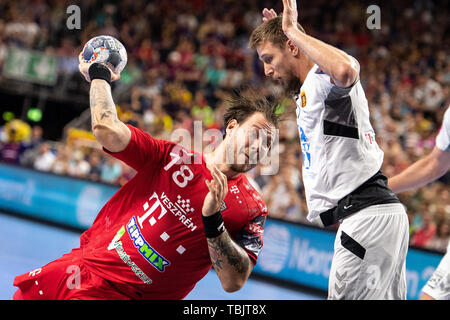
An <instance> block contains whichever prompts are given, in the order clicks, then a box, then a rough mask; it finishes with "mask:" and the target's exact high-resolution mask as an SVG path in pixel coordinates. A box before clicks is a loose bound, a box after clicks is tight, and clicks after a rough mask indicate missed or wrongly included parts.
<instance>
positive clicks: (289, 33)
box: [283, 24, 302, 39]
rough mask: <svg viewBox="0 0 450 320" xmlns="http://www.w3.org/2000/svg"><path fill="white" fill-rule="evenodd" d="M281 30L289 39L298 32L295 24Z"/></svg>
mask: <svg viewBox="0 0 450 320" xmlns="http://www.w3.org/2000/svg"><path fill="white" fill-rule="evenodd" d="M283 32H284V34H285V35H286V37H288V38H289V39H292V37H293V36H294V35H298V34H299V33H302V32H300V30H299V29H298V28H297V26H296V25H295V24H293V25H291V26H289V27H285V28H283Z"/></svg>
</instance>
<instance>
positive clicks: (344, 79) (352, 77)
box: [333, 63, 358, 88]
mask: <svg viewBox="0 0 450 320" xmlns="http://www.w3.org/2000/svg"><path fill="white" fill-rule="evenodd" d="M357 77H358V72H357V70H355V68H353V67H352V66H351V65H350V64H349V63H343V64H341V65H340V66H339V67H338V68H337V70H336V72H335V76H334V77H333V78H334V80H335V82H336V85H337V86H339V87H341V88H347V87H350V86H351V85H352V84H354V83H355V81H356V79H357Z"/></svg>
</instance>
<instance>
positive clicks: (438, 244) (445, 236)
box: [427, 219, 450, 252]
mask: <svg viewBox="0 0 450 320" xmlns="http://www.w3.org/2000/svg"><path fill="white" fill-rule="evenodd" d="M449 239H450V219H442V220H440V221H439V222H438V223H437V225H436V234H435V236H434V237H433V238H432V239H431V240H430V241H429V242H428V245H427V248H429V249H433V250H437V251H441V252H444V251H445V250H446V249H447V246H448V242H449Z"/></svg>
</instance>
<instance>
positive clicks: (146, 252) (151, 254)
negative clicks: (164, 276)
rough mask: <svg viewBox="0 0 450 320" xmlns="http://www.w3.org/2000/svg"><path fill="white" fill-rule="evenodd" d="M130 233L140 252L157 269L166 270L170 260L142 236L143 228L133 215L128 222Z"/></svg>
mask: <svg viewBox="0 0 450 320" xmlns="http://www.w3.org/2000/svg"><path fill="white" fill-rule="evenodd" d="M127 231H128V235H129V236H130V238H131V240H132V241H133V244H134V246H135V247H136V248H137V249H138V252H139V253H140V254H141V256H142V257H144V259H145V260H147V261H148V263H150V264H151V265H152V266H153V267H155V269H156V270H158V271H159V272H164V269H165V268H166V267H167V266H169V265H170V262H169V261H168V260H167V259H165V258H164V257H163V256H162V255H161V254H159V253H158V252H157V251H156V250H155V249H153V248H152V247H151V246H150V244H149V243H148V242H147V241H146V240H145V239H144V237H143V236H142V233H141V230H140V229H139V227H138V225H137V224H136V219H135V218H134V217H132V218H131V219H130V221H129V222H128V224H127Z"/></svg>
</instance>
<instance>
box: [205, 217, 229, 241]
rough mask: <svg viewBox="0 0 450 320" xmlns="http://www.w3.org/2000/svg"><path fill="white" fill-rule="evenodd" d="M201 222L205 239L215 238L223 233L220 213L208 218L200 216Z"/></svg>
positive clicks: (223, 224)
mask: <svg viewBox="0 0 450 320" xmlns="http://www.w3.org/2000/svg"><path fill="white" fill-rule="evenodd" d="M202 222H203V227H204V229H205V235H206V237H207V238H216V237H218V236H220V235H221V234H222V233H223V232H225V223H224V221H223V217H222V213H221V212H220V211H217V212H216V213H214V214H212V215H210V216H205V215H203V214H202Z"/></svg>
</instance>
